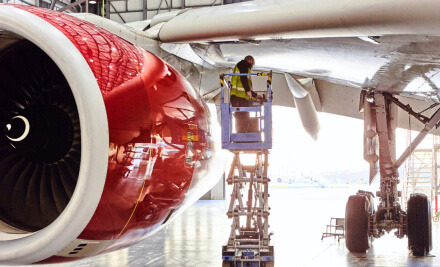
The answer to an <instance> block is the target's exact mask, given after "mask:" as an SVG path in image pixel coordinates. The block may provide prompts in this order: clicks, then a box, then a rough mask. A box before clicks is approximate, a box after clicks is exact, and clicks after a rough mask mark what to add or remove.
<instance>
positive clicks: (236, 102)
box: [230, 95, 250, 133]
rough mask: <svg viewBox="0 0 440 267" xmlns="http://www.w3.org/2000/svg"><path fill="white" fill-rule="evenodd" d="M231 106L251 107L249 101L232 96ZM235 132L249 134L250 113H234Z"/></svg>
mask: <svg viewBox="0 0 440 267" xmlns="http://www.w3.org/2000/svg"><path fill="white" fill-rule="evenodd" d="M230 99H231V100H230V101H231V106H233V107H249V101H248V100H247V99H244V98H241V97H237V96H235V95H231V98H230ZM234 118H235V131H236V132H237V133H247V132H248V128H249V121H250V115H249V112H234Z"/></svg>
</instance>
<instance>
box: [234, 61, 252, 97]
mask: <svg viewBox="0 0 440 267" xmlns="http://www.w3.org/2000/svg"><path fill="white" fill-rule="evenodd" d="M235 73H237V74H239V73H240V70H239V69H238V67H237V66H235V68H234V74H235ZM248 73H251V69H248ZM247 79H248V82H249V87H250V88H251V90H252V79H251V76H247ZM231 95H235V96H236V97H241V98H245V99H249V96H248V95H247V94H246V91H245V90H244V87H243V84H242V83H241V76H232V79H231Z"/></svg>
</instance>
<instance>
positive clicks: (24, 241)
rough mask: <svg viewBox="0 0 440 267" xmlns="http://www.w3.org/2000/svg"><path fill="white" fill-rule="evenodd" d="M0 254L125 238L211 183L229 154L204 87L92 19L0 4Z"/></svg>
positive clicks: (21, 256) (75, 249) (101, 245)
mask: <svg viewBox="0 0 440 267" xmlns="http://www.w3.org/2000/svg"><path fill="white" fill-rule="evenodd" d="M0 30H2V31H0V37H2V38H0V79H1V85H0V99H1V100H0V101H1V103H0V104H1V105H0V125H1V126H3V128H4V134H3V135H0V263H33V262H41V261H43V262H53V261H63V260H70V259H77V258H82V257H87V256H92V255H96V254H99V253H102V252H107V251H112V250H116V249H120V248H123V247H127V246H129V245H131V244H133V243H136V242H138V241H140V240H141V239H143V238H145V237H147V236H148V235H149V234H152V233H153V232H155V231H157V230H159V229H160V228H161V226H163V225H164V224H165V223H166V222H169V221H170V219H172V218H173V217H175V216H176V215H177V214H178V213H180V212H182V211H183V210H184V209H185V208H186V207H188V206H189V205H190V204H192V203H193V202H194V201H195V200H197V199H198V198H199V197H200V196H201V195H202V194H203V193H205V192H206V191H207V190H209V189H210V188H211V187H212V186H213V185H214V184H215V183H216V182H217V180H218V178H219V177H220V176H221V174H222V172H223V167H224V157H223V155H221V154H220V153H216V152H217V151H219V150H220V149H219V143H218V142H216V141H215V140H214V138H213V137H212V136H211V129H210V127H211V126H210V125H211V124H210V116H209V111H208V109H207V106H206V104H205V103H204V102H203V101H202V99H201V98H200V96H199V95H198V93H197V92H196V91H195V90H194V89H193V88H192V87H191V85H190V84H189V83H188V82H187V81H186V80H185V78H184V77H182V76H181V75H180V74H179V73H178V72H177V71H176V70H174V69H173V68H172V67H171V66H169V65H168V64H166V63H165V62H164V61H162V60H161V59H159V58H158V57H156V56H154V55H152V54H151V53H149V52H146V51H144V50H143V49H141V48H138V47H135V46H133V45H132V44H130V43H128V42H126V41H124V40H122V39H120V38H119V37H117V36H115V35H113V34H111V33H109V32H107V31H105V30H103V29H101V28H99V27H96V26H94V25H92V24H90V23H87V22H84V21H81V20H78V19H76V18H73V17H71V16H69V15H67V14H63V13H58V12H53V11H50V10H45V9H38V8H33V7H28V6H13V5H0Z"/></svg>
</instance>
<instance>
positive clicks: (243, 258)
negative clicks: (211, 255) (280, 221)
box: [220, 72, 274, 267]
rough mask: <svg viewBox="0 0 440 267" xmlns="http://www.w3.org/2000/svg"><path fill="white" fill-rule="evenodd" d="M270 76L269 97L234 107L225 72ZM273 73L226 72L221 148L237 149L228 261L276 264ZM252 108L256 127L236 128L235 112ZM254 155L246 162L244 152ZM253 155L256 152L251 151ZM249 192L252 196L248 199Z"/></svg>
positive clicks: (236, 265) (231, 174)
mask: <svg viewBox="0 0 440 267" xmlns="http://www.w3.org/2000/svg"><path fill="white" fill-rule="evenodd" d="M249 75H254V76H267V92H266V93H267V94H266V96H267V99H265V101H264V102H263V101H250V102H249V106H248V107H231V106H230V101H226V102H225V101H224V100H225V95H226V98H227V99H228V100H229V95H230V94H229V90H228V92H227V93H226V92H225V90H224V89H225V88H228V89H230V88H229V86H228V84H227V83H226V81H225V77H226V76H249ZM271 81H272V72H270V73H255V74H222V75H220V83H221V126H222V148H223V149H228V150H229V151H231V152H232V153H234V160H233V162H232V165H231V168H230V171H229V175H228V178H227V182H228V185H232V186H233V190H232V194H231V199H230V204H229V209H228V212H227V215H228V218H229V219H232V225H231V232H230V235H229V238H228V242H227V244H226V245H225V246H222V259H223V266H230V267H232V266H234V267H242V266H250V267H258V266H267V267H269V266H274V249H273V246H272V245H271V240H270V237H271V234H270V233H269V209H270V208H269V205H268V200H269V181H270V180H269V178H268V177H267V170H268V166H269V164H268V159H269V158H268V157H269V149H271V148H272V87H271ZM238 112H249V113H250V115H251V118H250V123H251V124H252V127H251V128H253V129H252V130H248V131H247V132H245V133H241V132H234V131H233V124H232V121H233V120H232V117H233V115H234V113H238ZM244 154H247V155H254V156H255V165H250V166H245V165H243V164H242V162H241V160H240V155H244ZM251 157H252V156H251ZM244 196H247V199H244Z"/></svg>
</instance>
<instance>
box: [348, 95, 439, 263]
mask: <svg viewBox="0 0 440 267" xmlns="http://www.w3.org/2000/svg"><path fill="white" fill-rule="evenodd" d="M361 103H362V106H363V110H364V158H365V160H366V161H367V162H369V163H370V184H371V183H372V182H373V180H374V178H375V176H376V174H377V170H378V169H379V170H380V191H378V192H377V193H376V196H377V197H379V204H378V206H377V211H375V208H374V205H373V202H372V199H373V194H372V193H368V192H363V191H359V192H358V193H357V194H356V195H354V196H350V198H349V199H348V202H347V206H346V211H345V231H346V236H345V239H346V247H347V249H348V250H349V251H351V252H366V251H367V250H368V249H369V248H370V246H371V241H372V239H373V238H379V237H381V236H382V235H383V234H384V233H385V232H387V233H389V232H390V231H392V230H395V235H396V236H397V237H398V238H403V237H404V236H405V235H407V236H408V249H410V250H411V251H412V252H413V254H414V255H416V256H425V255H427V254H428V253H429V251H431V249H432V236H431V208H430V202H429V200H428V198H427V196H426V195H424V194H412V195H411V197H410V199H409V201H408V210H407V212H405V211H403V210H402V208H401V206H400V204H399V197H401V192H399V191H398V190H397V184H398V183H399V179H398V172H397V169H398V168H399V167H400V165H401V164H402V163H403V162H404V161H405V160H406V158H407V157H408V156H409V155H410V154H411V151H412V150H413V149H415V148H416V147H417V145H419V144H420V142H421V141H422V140H423V138H424V137H425V136H426V135H427V134H428V133H429V131H430V130H431V129H432V128H433V127H434V126H435V125H436V124H437V123H438V122H439V121H440V109H439V110H437V111H436V112H435V113H434V115H433V116H432V117H431V118H427V117H424V116H422V115H420V114H417V113H416V112H414V111H413V110H412V109H411V108H410V107H409V106H406V105H404V104H402V103H401V102H399V100H398V99H396V98H394V97H393V96H391V95H388V94H380V93H373V92H366V91H363V92H362V94H361ZM397 106H399V107H401V108H402V109H404V110H405V111H407V112H408V113H409V114H411V115H413V116H414V117H415V118H416V119H418V120H420V121H421V122H422V123H424V124H425V127H424V129H423V130H422V131H421V132H420V134H419V135H418V136H417V137H416V138H415V139H414V141H413V142H412V143H411V145H410V147H409V148H408V149H407V150H406V151H405V152H404V153H403V154H402V156H400V158H399V159H396V138H395V130H396V128H397Z"/></svg>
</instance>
